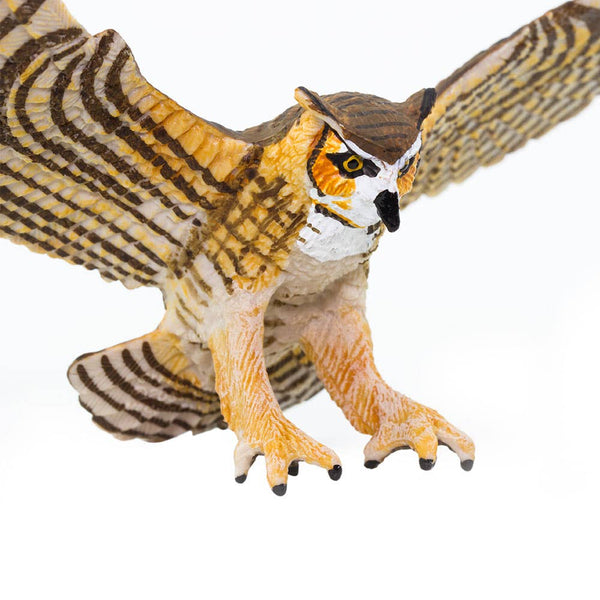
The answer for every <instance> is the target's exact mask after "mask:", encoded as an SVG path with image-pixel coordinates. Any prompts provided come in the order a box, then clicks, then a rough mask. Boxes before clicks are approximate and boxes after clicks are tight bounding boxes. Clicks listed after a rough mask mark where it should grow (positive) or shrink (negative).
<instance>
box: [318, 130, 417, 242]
mask: <svg viewBox="0 0 600 600" xmlns="http://www.w3.org/2000/svg"><path fill="white" fill-rule="evenodd" d="M420 148H421V136H420V134H419V135H418V137H417V139H416V140H415V142H414V144H413V145H412V146H411V147H410V148H409V150H408V151H407V152H406V153H405V154H404V156H402V157H401V158H400V159H399V160H397V161H396V162H395V163H394V164H388V163H386V162H384V161H383V160H381V159H379V158H376V157H374V156H372V155H370V154H368V153H367V152H364V151H363V150H361V149H360V148H359V147H358V146H357V145H356V144H354V143H353V142H351V141H349V140H345V139H344V138H343V137H342V136H341V135H340V134H339V133H338V132H336V131H335V130H334V129H333V128H331V127H329V126H328V125H325V127H324V129H323V132H322V134H321V136H320V137H319V138H318V139H317V140H316V142H315V145H314V146H313V148H312V149H311V152H310V155H309V159H308V165H307V167H308V177H309V179H310V188H309V195H310V198H311V200H312V201H313V204H314V206H315V209H316V210H317V211H318V212H322V213H324V214H328V216H331V217H333V218H335V219H336V220H339V221H341V222H343V223H344V224H346V225H349V226H350V227H355V228H369V227H372V226H373V225H375V224H377V223H379V222H380V221H383V224H384V225H385V226H386V228H387V229H388V230H389V231H396V230H397V229H398V227H399V225H400V211H399V199H400V197H402V196H403V195H404V194H406V193H408V192H409V191H410V190H411V188H412V185H413V182H414V179H415V175H416V172H417V168H418V164H419V150H420Z"/></svg>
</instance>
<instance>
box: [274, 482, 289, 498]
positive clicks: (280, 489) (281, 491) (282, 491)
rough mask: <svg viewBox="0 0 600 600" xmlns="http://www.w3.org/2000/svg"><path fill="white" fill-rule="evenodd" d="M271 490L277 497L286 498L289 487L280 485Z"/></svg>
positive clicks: (283, 484)
mask: <svg viewBox="0 0 600 600" xmlns="http://www.w3.org/2000/svg"><path fill="white" fill-rule="evenodd" d="M271 489H272V491H273V493H274V494H275V495H276V496H285V493H286V492H287V485H286V484H285V483H280V484H279V485H275V486H273V487H272V488H271Z"/></svg>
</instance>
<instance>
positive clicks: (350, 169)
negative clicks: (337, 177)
mask: <svg viewBox="0 0 600 600" xmlns="http://www.w3.org/2000/svg"><path fill="white" fill-rule="evenodd" d="M342 166H343V167H344V170H345V171H346V172H347V173H356V171H360V170H361V169H362V168H363V159H362V158H361V157H360V156H356V154H353V155H352V156H351V157H350V158H347V159H346V160H345V161H344V162H343V163H342Z"/></svg>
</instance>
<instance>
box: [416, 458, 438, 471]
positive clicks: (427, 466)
mask: <svg viewBox="0 0 600 600" xmlns="http://www.w3.org/2000/svg"><path fill="white" fill-rule="evenodd" d="M434 465H435V460H433V459H432V458H420V459H419V466H420V467H421V469H423V471H431V469H433V467H434Z"/></svg>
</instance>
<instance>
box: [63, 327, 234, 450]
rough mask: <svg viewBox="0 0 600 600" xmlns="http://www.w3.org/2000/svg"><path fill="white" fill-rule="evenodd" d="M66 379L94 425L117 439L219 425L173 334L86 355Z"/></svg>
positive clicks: (215, 402)
mask: <svg viewBox="0 0 600 600" xmlns="http://www.w3.org/2000/svg"><path fill="white" fill-rule="evenodd" d="M68 376H69V381H70V382H71V384H72V385H73V386H74V387H75V388H76V389H77V391H78V392H79V394H80V398H79V401H80V403H81V405H82V406H83V407H84V408H85V409H86V410H88V411H89V412H90V413H92V415H93V418H92V419H93V421H94V422H95V423H96V424H97V425H99V426H100V427H101V428H102V429H104V430H106V431H108V432H110V433H112V434H113V435H114V436H115V437H118V438H119V439H131V438H135V437H137V438H141V439H144V440H146V441H164V440H168V439H171V438H173V437H175V436H178V435H180V434H182V433H185V432H187V431H191V432H193V433H200V432H202V431H205V430H207V429H211V428H212V427H214V426H215V425H218V424H219V423H220V422H222V416H221V412H220V403H219V398H218V396H217V394H216V393H215V392H214V390H210V389H208V390H207V389H204V388H203V386H202V384H201V382H200V380H199V378H198V374H197V372H196V368H195V366H194V364H193V363H192V362H191V361H190V360H189V359H188V357H187V356H186V355H185V353H184V352H183V351H182V350H181V343H180V340H179V338H177V337H176V336H174V335H172V334H168V333H163V332H154V333H151V334H149V335H147V336H144V337H141V338H138V339H135V340H132V341H130V342H125V343H124V344H120V345H118V346H114V347H112V348H108V349H107V350H102V351H100V352H96V353H93V354H87V355H84V356H82V357H80V358H78V359H77V360H76V361H75V362H74V363H73V364H72V365H71V367H70V369H69V373H68Z"/></svg>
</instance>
